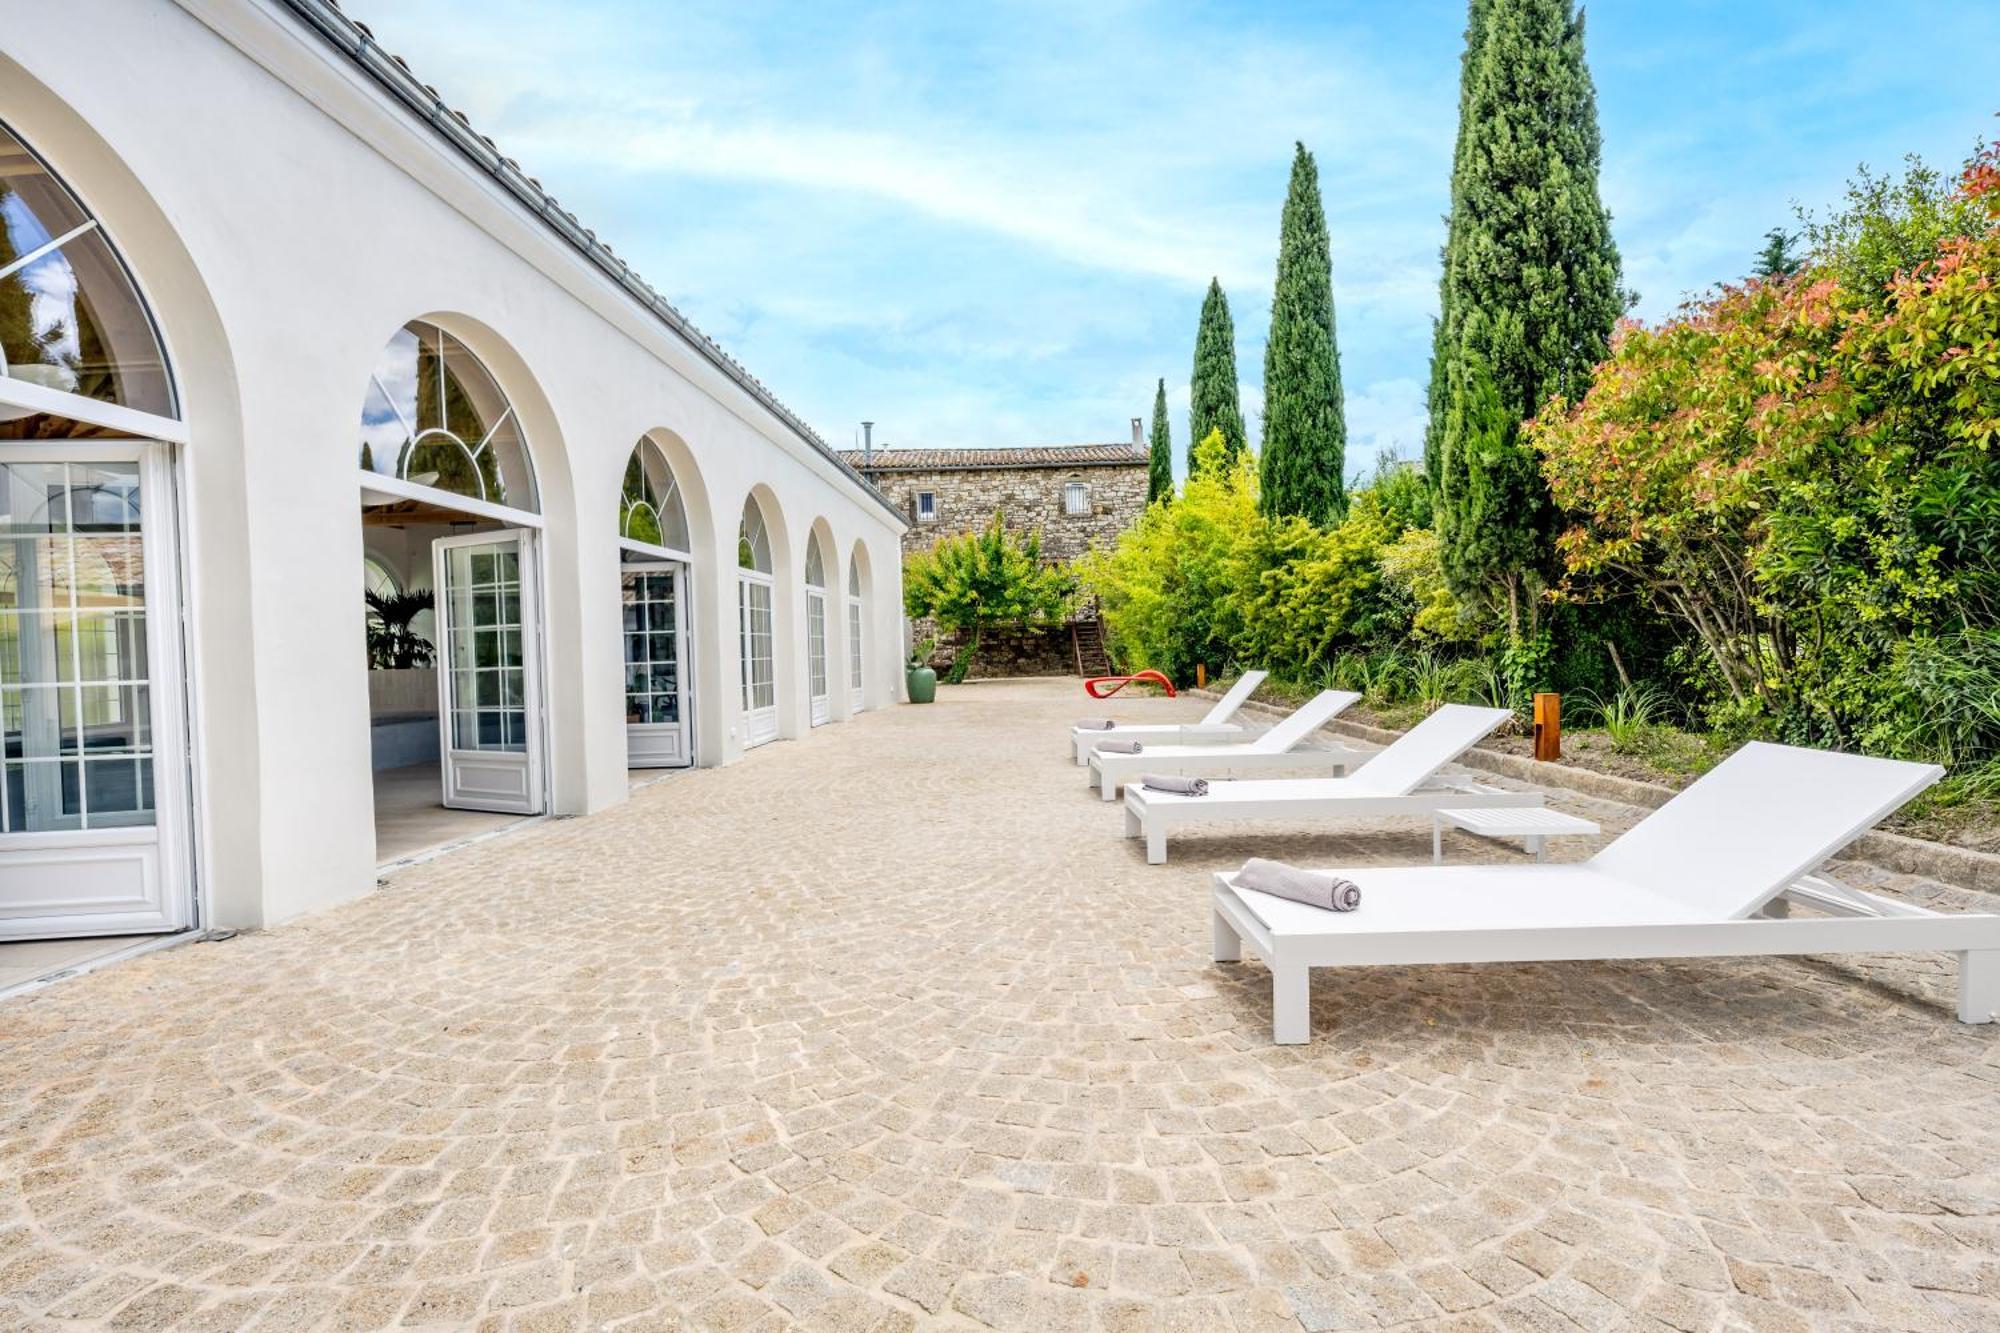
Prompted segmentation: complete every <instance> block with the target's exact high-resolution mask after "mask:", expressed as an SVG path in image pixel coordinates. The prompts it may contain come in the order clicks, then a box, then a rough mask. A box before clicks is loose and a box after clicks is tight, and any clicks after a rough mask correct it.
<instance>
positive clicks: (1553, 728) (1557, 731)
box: [1535, 694, 1563, 761]
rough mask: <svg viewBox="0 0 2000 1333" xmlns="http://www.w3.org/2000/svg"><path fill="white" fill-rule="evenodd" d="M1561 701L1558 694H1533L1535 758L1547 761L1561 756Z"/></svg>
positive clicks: (1561, 698)
mask: <svg viewBox="0 0 2000 1333" xmlns="http://www.w3.org/2000/svg"><path fill="white" fill-rule="evenodd" d="M1562 702H1563V697H1562V696H1561V695H1560V694H1537V695H1536V696H1535V758H1537V759H1540V760H1544V761H1548V760H1553V759H1560V758H1562V756H1563V744H1562Z"/></svg>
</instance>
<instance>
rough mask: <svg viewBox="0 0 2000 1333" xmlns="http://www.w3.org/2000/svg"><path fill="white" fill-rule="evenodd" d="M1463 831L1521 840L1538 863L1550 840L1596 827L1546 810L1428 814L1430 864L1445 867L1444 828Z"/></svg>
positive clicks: (1496, 808) (1489, 809)
mask: <svg viewBox="0 0 2000 1333" xmlns="http://www.w3.org/2000/svg"><path fill="white" fill-rule="evenodd" d="M1446 825H1450V826H1451V827H1452V828H1458V829H1464V830H1465V831H1466V832H1467V833H1477V834H1479V835H1480V836H1481V837H1485V838H1521V839H1523V840H1525V842H1526V844H1527V848H1528V850H1529V851H1531V852H1533V853H1534V854H1535V859H1536V860H1537V861H1540V860H1542V859H1543V856H1544V854H1545V853H1544V849H1543V843H1544V841H1545V840H1547V839H1549V838H1561V837H1566V836H1568V835H1571V834H1592V833H1596V832H1597V831H1598V828H1597V825H1596V824H1594V823H1592V822H1591V821H1590V820H1588V819H1580V818H1578V817H1577V816H1575V815H1566V814H1564V813H1563V812H1562V811H1560V810H1551V809H1549V808H1548V807H1547V806H1491V807H1487V808H1485V809H1478V810H1434V811H1432V812H1431V864H1432V865H1443V864H1444V830H1445V826H1446Z"/></svg>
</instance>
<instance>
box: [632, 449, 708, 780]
mask: <svg viewBox="0 0 2000 1333" xmlns="http://www.w3.org/2000/svg"><path fill="white" fill-rule="evenodd" d="M618 545H619V557H620V567H619V583H620V593H621V596H622V597H623V600H624V635H625V751H626V763H627V765H628V766H629V767H632V768H684V767H686V766H687V765H689V764H692V763H693V762H694V727H693V722H694V699H693V688H692V685H693V682H692V679H691V675H692V671H693V667H694V655H693V653H692V652H691V651H690V644H689V633H690V626H691V625H692V623H693V619H692V608H691V607H690V605H689V602H688V597H689V594H690V591H691V582H692V581H691V580H690V579H689V577H688V571H689V567H690V565H691V564H692V562H693V560H694V556H693V555H692V551H693V549H694V542H693V540H692V538H691V537H690V536H689V533H688V517H687V506H686V503H685V502H684V501H683V500H682V498H681V488H680V482H679V480H678V479H677V478H676V477H675V476H674V471H673V468H672V466H671V465H670V464H669V463H668V461H667V458H666V455H665V454H663V453H662V452H661V451H660V447H659V446H658V445H657V444H655V443H654V442H653V441H651V440H649V439H642V440H640V441H639V444H638V447H637V448H635V449H633V451H632V458H631V460H630V461H629V462H628V463H627V464H626V465H625V481H624V485H623V487H622V488H621V490H620V493H619V497H618Z"/></svg>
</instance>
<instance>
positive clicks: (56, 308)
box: [0, 124, 179, 440]
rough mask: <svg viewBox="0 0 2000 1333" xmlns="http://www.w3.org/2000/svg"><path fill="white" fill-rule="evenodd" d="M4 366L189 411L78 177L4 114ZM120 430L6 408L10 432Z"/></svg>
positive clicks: (7, 371) (68, 387)
mask: <svg viewBox="0 0 2000 1333" xmlns="http://www.w3.org/2000/svg"><path fill="white" fill-rule="evenodd" d="M0 375H4V376H5V377H7V378H8V379H13V380H18V381H20V382H21V383H23V384H32V385H35V386H37V387H40V388H44V389H54V390H56V391H57V392H60V393H73V394H77V395H79V396H81V397H84V398H90V399H94V400H96V401H98V402H105V403H116V404H118V405H120V406H123V407H129V408H134V409H136V410H138V411H141V412H147V413H151V414H152V415H154V416H160V417H178V416H179V410H178V408H177V407H176V405H175V402H174V392H173V381H172V378H171V377H170V376H169V374H168V371H167V359H166V353H165V351H164V350H163V349H162V347H161V344H160V336H159V332H158V330H157V329H156V328H155V327H154V325H153V317H152V314H151V312H150V311H149V310H148V309H147V307H146V303H145V300H144V299H143V298H142V297H141V296H140V295H139V289H138V286H137V284H135V283H134V282H133V280H132V275H131V272H130V271H129V270H128V269H127V268H126V267H125V263H124V260H123V259H121V258H120V257H119V255H118V252H117V250H116V249H115V248H114V247H113V246H112V244H111V241H110V239H109V238H108V237H107V236H106V235H105V233H104V230H103V228H102V227H101V226H100V225H99V224H98V222H97V219H96V218H94V217H92V216H91V215H90V213H89V211H88V210H86V209H85V208H84V206H83V204H82V202H81V201H80V200H79V199H78V198H77V197H76V195H75V194H73V193H72V192H71V191H70V189H69V187H68V186H66V185H64V184H63V182H62V180H61V179H60V178H59V177H57V176H56V174H55V173H54V172H53V171H51V170H49V168H48V166H47V164H46V163H44V162H43V161H42V160H41V159H40V158H39V157H37V156H36V155H35V153H34V151H33V150H32V149H30V148H29V147H28V146H27V145H26V144H25V143H23V142H22V141H21V139H20V138H19V137H18V136H16V135H15V134H14V133H13V132H12V131H10V130H9V129H8V128H7V127H6V126H5V125H4V124H0ZM111 433H112V432H110V431H108V430H106V429H105V428H103V427H99V426H92V425H87V424H84V423H82V422H78V421H73V420H70V419H67V418H64V417H59V416H52V415H48V414H44V413H39V412H32V411H26V410H23V409H19V408H0V439H16V440H20V439H57V438H76V437H83V436H94V435H108V434H111Z"/></svg>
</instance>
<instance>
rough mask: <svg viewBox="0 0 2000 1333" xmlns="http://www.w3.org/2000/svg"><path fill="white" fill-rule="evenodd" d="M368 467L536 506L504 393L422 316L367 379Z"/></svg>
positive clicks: (364, 432)
mask: <svg viewBox="0 0 2000 1333" xmlns="http://www.w3.org/2000/svg"><path fill="white" fill-rule="evenodd" d="M361 467H362V469H363V470H364V471H367V472H374V473H378V474H380V475H382V476H385V477H395V478H397V479H399V480H402V481H408V482H414V483H415V484H416V485H419V486H428V487H431V488H432V489H434V490H440V491H450V492H451V493H452V494H454V495H463V496H467V497H469V498H471V499H474V500H485V501H487V502H488V503H490V504H497V505H506V506H508V507H509V508H513V509H525V510H528V511H530V512H533V511H535V510H536V509H537V507H538V506H537V501H536V497H535V474H534V469H533V468H532V467H531V466H530V464H529V461H528V446H527V442H526V441H525V440H523V439H522V437H521V424H520V422H519V420H518V419H517V418H516V417H515V415H514V409H513V406H512V405H511V404H509V403H508V401H507V396H506V395H505V394H503V393H502V392H501V391H500V385H499V384H498V383H497V382H495V380H494V378H493V376H492V374H491V373H490V372H489V371H488V370H487V369H486V367H485V366H484V365H482V364H481V363H480V360H479V358H478V357H476V356H474V355H473V354H472V350H471V349H470V348H468V347H467V346H466V345H465V344H464V343H462V342H460V341H459V340H458V339H457V338H454V337H452V335H450V334H449V333H446V332H445V331H444V330H443V329H441V328H439V327H438V326H437V325H435V324H427V323H425V322H423V321H422V320H411V321H410V322H409V323H408V324H405V325H404V326H403V327H402V329H401V330H399V331H398V332H397V334H396V336H395V337H393V338H391V339H390V340H389V345H388V346H387V347H385V348H383V349H382V355H381V356H380V357H379V358H377V359H376V362H375V369H374V372H373V373H372V374H370V375H369V377H368V395H367V397H366V398H365V399H364V400H363V402H362V405H361Z"/></svg>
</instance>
